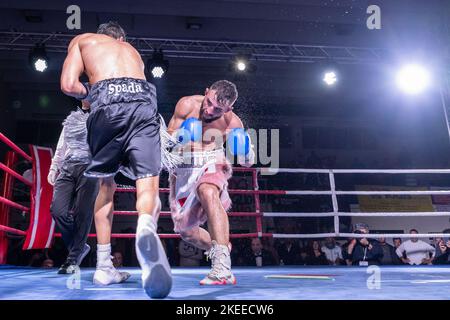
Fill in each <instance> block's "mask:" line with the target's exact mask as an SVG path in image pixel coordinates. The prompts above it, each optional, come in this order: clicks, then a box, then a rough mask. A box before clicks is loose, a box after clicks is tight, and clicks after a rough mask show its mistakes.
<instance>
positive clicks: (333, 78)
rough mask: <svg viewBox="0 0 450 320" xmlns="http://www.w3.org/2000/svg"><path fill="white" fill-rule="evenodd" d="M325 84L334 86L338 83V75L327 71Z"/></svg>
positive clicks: (324, 79)
mask: <svg viewBox="0 0 450 320" xmlns="http://www.w3.org/2000/svg"><path fill="white" fill-rule="evenodd" d="M322 80H323V82H325V83H326V84H327V85H329V86H332V85H334V84H335V83H336V82H337V75H336V72H334V71H326V72H325V73H324V75H323V79H322Z"/></svg>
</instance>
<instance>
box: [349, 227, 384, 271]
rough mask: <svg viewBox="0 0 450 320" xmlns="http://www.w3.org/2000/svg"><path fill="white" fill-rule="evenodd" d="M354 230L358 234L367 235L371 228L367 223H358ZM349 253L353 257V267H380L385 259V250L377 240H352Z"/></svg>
mask: <svg viewBox="0 0 450 320" xmlns="http://www.w3.org/2000/svg"><path fill="white" fill-rule="evenodd" d="M354 230H355V233H357V234H367V233H369V226H368V225H367V224H365V223H357V224H356V225H355V229H354ZM347 253H348V255H349V257H351V261H352V265H359V266H368V265H379V264H380V262H381V259H382V258H383V249H382V248H381V246H380V244H379V243H378V241H377V240H375V239H367V238H359V239H352V240H351V241H350V243H349V245H348V248H347Z"/></svg>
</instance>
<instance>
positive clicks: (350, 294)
mask: <svg viewBox="0 0 450 320" xmlns="http://www.w3.org/2000/svg"><path fill="white" fill-rule="evenodd" d="M0 141H2V142H3V143H5V144H6V145H7V146H8V147H9V148H10V149H12V153H11V152H10V153H8V154H7V157H6V159H7V161H6V164H3V163H2V164H0V169H1V170H2V171H3V172H4V175H3V177H4V179H3V183H2V184H3V185H2V189H1V190H2V194H1V196H0V204H1V206H2V207H1V209H2V211H1V212H2V213H3V215H1V216H0V218H2V220H0V222H1V221H6V223H5V222H2V224H0V237H3V243H2V242H0V245H4V241H5V240H4V238H5V237H6V235H7V234H14V235H17V236H24V237H26V241H25V243H24V246H23V249H31V248H34V249H36V248H49V247H51V244H52V240H53V239H54V237H60V236H61V235H60V234H57V233H55V232H54V222H53V221H52V219H51V216H50V213H49V197H50V200H51V192H50V191H51V189H49V185H48V184H47V183H46V179H44V178H46V174H47V173H48V167H49V164H48V167H46V164H45V163H46V162H45V161H47V162H48V158H49V157H50V159H51V155H52V152H51V150H49V149H48V148H41V147H37V146H30V150H31V152H32V155H31V156H30V155H28V154H27V153H26V152H25V151H23V150H22V149H20V148H19V147H18V146H17V145H15V144H14V143H13V142H12V141H10V140H9V139H8V138H7V137H6V136H4V135H3V134H1V133H0ZM39 152H41V153H39ZM12 154H14V156H13V155H12ZM17 156H20V157H22V158H24V159H25V160H26V161H30V162H32V164H33V181H29V180H27V179H25V178H24V177H23V176H22V175H20V174H19V173H17V172H16V171H14V170H13V169H12V168H13V166H14V163H15V161H16V158H17ZM273 170H276V171H277V172H280V173H287V174H296V173H307V174H323V175H327V176H328V182H329V189H328V190H267V189H266V190H263V189H260V187H259V182H258V181H259V178H260V176H261V175H265V174H268V173H272V174H273V173H274V172H273ZM234 171H235V172H248V173H251V178H252V179H251V180H252V188H251V189H250V190H243V189H231V190H229V192H230V194H241V195H247V196H251V197H252V198H253V201H254V207H255V211H254V212H230V213H229V216H230V219H234V218H239V217H253V218H255V228H256V232H250V233H231V235H230V237H231V238H252V237H272V238H295V239H315V238H323V237H344V238H350V237H352V238H362V237H374V238H379V237H386V238H392V237H399V238H409V237H410V235H409V234H402V233H400V234H391V233H390V234H370V233H369V234H365V235H361V234H358V233H349V232H341V231H340V229H339V228H340V217H349V216H353V217H358V216H359V217H366V216H370V217H385V218H386V219H388V218H389V217H393V216H404V217H413V216H414V217H415V216H421V217H431V216H449V217H450V212H445V211H442V212H343V211H340V209H339V203H338V197H339V196H348V195H450V190H416V191H411V190H410V191H343V190H337V188H336V183H335V179H336V177H337V176H339V175H345V174H393V175H395V174H405V173H413V174H449V173H450V170H425V169H421V170H341V169H340V170H334V169H269V168H234ZM266 177H270V175H266ZM13 179H16V180H19V181H20V182H22V183H23V184H25V185H26V186H27V187H29V188H30V189H31V191H30V203H31V205H30V207H25V206H24V205H22V204H19V203H17V202H14V201H13V200H11V199H9V198H11V196H12V184H13V181H12V180H13ZM160 191H161V192H162V193H168V192H169V190H168V189H167V188H161V189H160ZM117 192H135V189H134V188H131V187H126V188H124V187H120V188H118V189H117ZM262 195H275V196H276V195H280V196H281V195H283V196H328V197H330V198H331V203H332V209H333V210H332V211H330V212H307V213H306V212H265V211H263V210H262V205H261V198H260V197H261V196H262ZM6 209H8V210H9V209H15V210H21V211H22V212H23V213H25V214H30V215H31V216H30V226H29V227H28V229H27V230H19V229H15V228H12V227H10V226H8V223H7V221H8V219H5V214H4V212H5V210H6ZM6 212H7V211H6ZM114 214H115V215H128V216H137V212H136V211H114ZM169 216H170V212H168V211H163V212H161V217H169ZM273 217H277V218H290V219H292V218H297V217H300V218H302V217H309V218H311V217H332V218H333V221H334V231H333V232H328V233H315V234H310V233H308V234H303V233H299V234H297V233H295V234H285V233H283V234H281V233H270V232H264V219H265V218H273ZM89 236H90V237H95V234H90V235H89ZM416 236H417V237H420V238H429V237H445V236H447V237H448V236H450V234H445V233H430V234H417V235H416ZM112 237H113V238H134V237H135V235H134V234H125V233H113V235H112ZM160 237H161V238H163V239H164V238H179V235H178V234H160ZM1 239H2V238H0V240H1ZM56 270H57V269H56V268H52V269H40V268H30V267H17V266H10V265H6V264H5V261H3V265H0V299H2V300H4V299H6V300H10V299H18V300H21V299H24V300H34V299H42V300H59V299H64V300H70V299H75V300H90V299H93V300H99V299H106V300H112V299H121V300H122V299H123V300H140V299H148V296H147V295H146V294H145V293H144V291H143V290H142V288H141V283H140V270H139V269H138V268H123V270H124V271H128V272H130V273H131V278H130V279H129V280H128V281H127V282H126V283H123V284H118V285H111V286H107V287H100V286H95V285H93V283H92V276H93V273H94V269H92V268H82V269H81V271H80V273H76V274H73V275H70V276H61V275H57V274H56ZM208 271H209V268H205V267H198V268H180V267H174V268H173V269H172V272H173V289H172V291H171V293H170V294H169V296H168V297H167V299H169V300H179V299H182V300H253V299H256V300H277V299H283V300H316V299H318V300H358V299H380V300H386V299H408V300H411V299H449V297H450V286H449V283H450V268H448V267H445V266H415V267H410V266H397V267H396V266H381V267H369V268H367V267H349V266H338V267H329V266H323V267H322V266H289V267H288V266H278V267H260V268H257V267H235V268H233V272H234V273H235V275H236V278H237V285H235V286H212V287H208V286H200V285H199V284H198V281H199V280H200V279H201V278H202V277H203V276H204V275H205V274H207V272H208Z"/></svg>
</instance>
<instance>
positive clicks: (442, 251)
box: [432, 229, 450, 264]
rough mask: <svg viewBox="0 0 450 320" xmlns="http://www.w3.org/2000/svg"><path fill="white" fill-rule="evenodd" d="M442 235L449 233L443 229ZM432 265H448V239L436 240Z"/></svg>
mask: <svg viewBox="0 0 450 320" xmlns="http://www.w3.org/2000/svg"><path fill="white" fill-rule="evenodd" d="M442 233H450V229H445V230H444V231H442ZM436 240H437V243H436V247H435V256H434V259H433V261H432V263H433V264H450V240H449V239H448V238H437V239H436Z"/></svg>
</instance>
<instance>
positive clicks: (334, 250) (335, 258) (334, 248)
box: [322, 237, 344, 266]
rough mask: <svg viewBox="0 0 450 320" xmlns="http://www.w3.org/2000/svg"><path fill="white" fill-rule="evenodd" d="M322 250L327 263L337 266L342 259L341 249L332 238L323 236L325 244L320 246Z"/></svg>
mask: <svg viewBox="0 0 450 320" xmlns="http://www.w3.org/2000/svg"><path fill="white" fill-rule="evenodd" d="M322 252H323V253H325V256H326V258H327V261H328V264H330V265H333V266H337V265H340V264H341V263H342V262H343V261H344V258H343V257H342V249H341V247H339V246H338V245H337V244H336V240H335V239H334V238H331V237H328V238H325V245H324V246H322Z"/></svg>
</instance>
